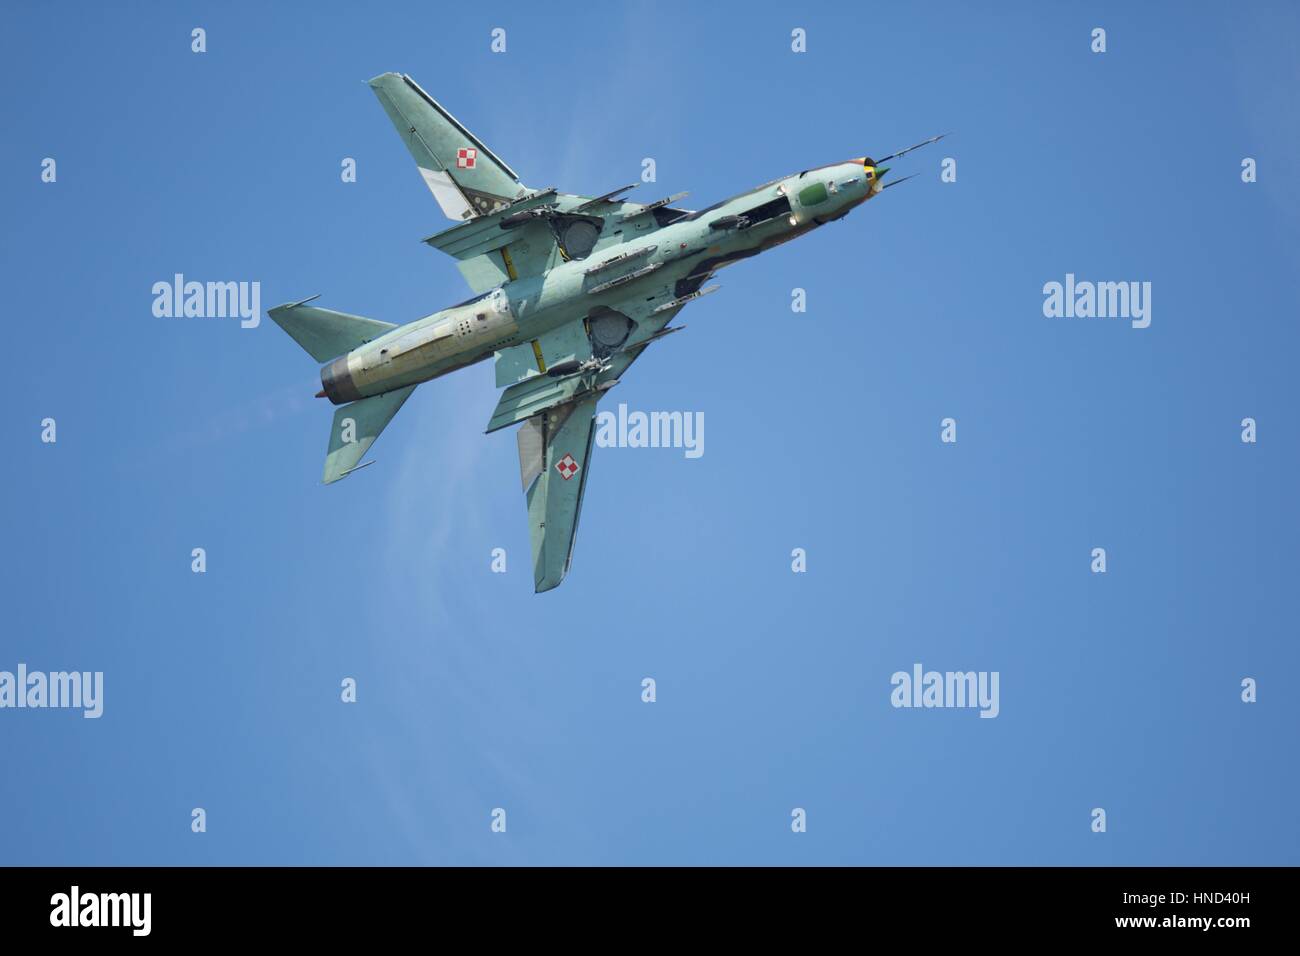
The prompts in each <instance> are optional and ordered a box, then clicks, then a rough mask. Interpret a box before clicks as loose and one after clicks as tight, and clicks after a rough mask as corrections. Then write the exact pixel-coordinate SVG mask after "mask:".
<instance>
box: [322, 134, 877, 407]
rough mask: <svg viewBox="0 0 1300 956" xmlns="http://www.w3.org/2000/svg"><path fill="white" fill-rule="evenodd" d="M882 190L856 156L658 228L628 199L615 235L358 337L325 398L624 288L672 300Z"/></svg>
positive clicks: (502, 338) (563, 316)
mask: <svg viewBox="0 0 1300 956" xmlns="http://www.w3.org/2000/svg"><path fill="white" fill-rule="evenodd" d="M880 188H881V187H880V182H879V178H878V176H877V175H875V170H874V169H872V168H871V167H870V166H864V162H863V160H862V159H857V160H851V161H847V162H843V163H836V164H832V165H829V166H823V167H820V168H818V169H811V170H806V171H804V172H802V173H799V174H797V175H794V176H788V177H786V178H784V179H780V180H774V181H773V182H770V183H766V184H765V185H763V186H760V187H759V188H757V189H754V190H751V191H749V192H746V193H742V194H741V195H739V196H734V197H732V198H731V199H728V200H725V201H723V202H721V203H717V204H715V205H714V206H710V207H709V208H707V209H704V210H701V211H699V212H695V213H691V214H689V215H683V216H682V217H681V218H679V219H676V220H675V221H673V222H670V223H669V224H668V225H664V226H659V225H658V223H657V221H656V219H655V218H654V217H653V216H650V215H648V214H645V213H644V212H639V211H638V210H642V209H644V208H645V207H642V206H639V205H638V204H635V203H625V204H623V205H622V211H621V212H615V213H613V214H612V215H614V216H621V220H622V221H621V225H622V240H621V241H620V242H615V243H611V244H608V245H605V246H603V247H602V248H599V249H597V250H596V251H594V252H593V253H591V254H590V255H589V256H587V257H586V258H583V259H573V260H570V261H567V262H561V263H558V264H557V265H556V266H555V267H554V268H552V269H550V270H548V271H547V272H544V273H542V274H541V275H537V276H532V277H527V278H519V279H516V280H514V281H510V282H506V283H504V284H503V285H501V286H500V287H498V288H496V289H493V290H491V291H490V292H488V293H486V294H484V295H482V296H479V297H477V298H474V299H471V300H470V301H468V302H464V303H461V304H460V305H455V306H452V307H450V308H447V309H443V310H441V311H439V312H435V313H433V314H432V315H428V316H425V317H424V318H422V319H417V320H416V321H414V322H411V323H409V324H407V325H403V326H400V327H398V328H396V329H393V330H392V331H390V332H387V333H385V334H383V335H381V336H380V337H378V338H376V339H374V340H373V341H370V342H367V343H366V344H364V345H362V346H360V347H358V348H356V349H354V350H352V351H351V352H349V353H347V354H346V355H343V356H341V357H340V358H337V359H335V360H334V361H332V362H330V363H328V364H326V365H325V366H324V367H323V368H322V369H321V381H322V383H323V385H324V393H325V396H326V397H327V398H329V399H330V401H331V402H333V403H334V404H336V405H341V404H345V403H347V402H352V401H356V400H357V399H361V398H366V397H368V396H371V395H378V394H381V393H384V392H388V391H392V390H394V389H397V388H402V387H404V386H407V385H414V384H417V383H419V382H425V381H428V380H430V379H433V378H437V377H439V376H441V375H445V374H447V373H448V372H452V371H455V370H456V369H459V368H463V367H465V366H467V365H472V364H474V363H475V362H479V361H482V360H483V359H486V358H489V357H491V356H492V355H493V354H494V353H496V352H498V351H500V350H502V349H507V348H509V347H511V346H514V345H518V344H520V343H523V342H528V341H531V340H535V339H536V338H537V337H538V336H541V335H543V334H545V333H546V332H548V331H550V330H552V329H554V328H557V327H559V326H561V325H563V324H565V323H566V322H570V321H572V320H573V319H574V318H575V316H584V315H588V314H591V313H592V312H595V311H597V310H599V309H601V308H602V307H611V306H615V305H616V304H617V303H625V302H627V300H628V298H629V294H630V293H636V292H639V293H642V294H643V295H642V299H643V301H645V302H646V303H647V305H649V306H651V307H653V306H655V305H658V304H660V303H666V302H672V301H673V300H674V299H676V298H680V297H681V296H683V295H687V294H689V293H691V292H694V291H696V290H697V289H698V288H699V286H700V284H701V283H702V282H703V280H704V278H707V276H708V275H711V274H712V273H713V272H715V271H716V270H717V269H720V268H722V267H723V266H726V265H730V264H732V263H733V262H738V261H739V260H741V259H746V258H749V257H750V256H754V255H757V254H758V253H760V252H763V251H765V250H767V249H770V248H772V247H773V246H776V245H779V244H781V243H783V242H788V241H789V240H791V239H794V238H796V237H797V236H800V235H802V234H803V233H805V232H808V231H810V230H812V229H815V228H816V227H818V226H820V225H823V224H824V223H827V222H830V221H832V220H835V219H839V218H840V217H842V216H844V215H846V214H847V213H848V212H849V211H850V210H851V209H852V208H853V207H854V206H857V205H859V204H860V203H862V202H864V201H866V200H867V199H870V198H871V197H872V196H874V195H876V194H877V193H879V191H880ZM646 247H652V250H651V251H649V252H645V249H646ZM628 253H639V254H635V255H631V256H629V255H628ZM615 258H619V259H620V261H619V263H617V264H612V265H611V266H609V267H608V268H602V264H603V263H605V262H607V261H611V260H614V259H615Z"/></svg>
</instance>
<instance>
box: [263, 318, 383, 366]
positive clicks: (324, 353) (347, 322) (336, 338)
mask: <svg viewBox="0 0 1300 956" xmlns="http://www.w3.org/2000/svg"><path fill="white" fill-rule="evenodd" d="M267 315H269V316H270V317H271V319H272V320H273V321H274V322H275V324H276V325H278V326H280V328H282V329H284V330H285V331H286V332H288V333H289V335H290V336H291V337H292V338H293V340H294V341H295V342H297V343H298V344H299V345H301V346H302V347H303V348H304V349H306V350H307V354H308V355H310V356H311V357H312V358H314V359H315V360H316V361H318V362H328V361H329V360H330V359H332V358H336V357H338V356H340V355H342V354H343V353H344V352H351V351H352V350H353V349H354V348H356V347H357V346H358V345H364V344H365V343H366V342H369V341H370V340H371V339H377V338H379V336H381V335H383V334H384V333H385V332H387V331H388V330H389V329H395V328H397V326H395V325H393V324H392V323H390V322H380V321H378V320H377V319H363V318H362V317H361V316H359V315H348V314H347V313H346V312H334V311H332V310H330V309H318V308H316V306H314V305H300V304H294V305H277V306H276V307H275V308H274V309H271V310H270V311H269V312H268V313H267Z"/></svg>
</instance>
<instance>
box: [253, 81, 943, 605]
mask: <svg viewBox="0 0 1300 956" xmlns="http://www.w3.org/2000/svg"><path fill="white" fill-rule="evenodd" d="M370 87H371V89H373V90H374V92H375V95H376V96H377V97H378V98H379V102H380V104H381V105H382V106H383V108H384V110H385V112H387V114H388V117H389V119H391V120H392V122H393V125H394V126H395V127H396V128H397V131H398V133H399V134H401V137H402V140H403V142H405V143H406V148H407V149H408V150H409V151H410V153H411V155H412V156H413V157H414V158H415V162H416V165H417V166H418V167H419V170H420V175H421V176H422V177H423V178H424V182H425V184H426V185H427V186H428V187H429V190H430V191H431V192H432V193H433V197H434V199H435V200H437V202H438V205H439V206H441V207H442V211H443V213H445V214H446V215H447V217H448V218H450V219H454V220H459V222H458V223H457V224H456V225H455V226H452V227H451V228H450V229H447V230H445V231H443V232H439V233H437V234H435V235H432V236H430V237H428V238H427V239H425V240H424V241H425V242H426V243H428V244H429V245H431V246H433V247H434V248H435V249H441V250H442V251H443V252H446V253H448V254H449V255H451V256H453V257H455V259H456V260H457V266H458V267H459V269H460V271H461V274H462V275H464V277H465V280H466V281H467V282H468V283H469V286H470V288H471V289H472V290H473V293H474V296H473V298H471V299H468V300H466V301H464V302H462V303H460V304H459V305H453V306H451V307H449V308H446V309H442V310H440V311H438V312H434V313H433V314H432V315H427V316H425V317H424V318H422V319H417V320H416V321H414V322H410V323H408V324H406V325H400V326H399V325H392V324H390V323H388V322H380V321H377V320H375V319H367V318H362V317H361V316H356V315H348V314H346V313H343V312H334V311H332V310H330V309H322V308H319V307H317V306H313V305H309V304H308V303H310V302H312V301H313V300H314V299H316V298H319V297H318V296H312V297H311V298H309V299H304V300H302V301H301V302H294V303H291V304H287V305H281V306H277V307H276V308H273V309H271V310H270V311H269V313H268V314H269V315H270V317H271V318H272V319H273V320H274V321H275V322H276V323H277V324H278V325H279V326H280V327H281V328H283V329H284V330H285V331H286V332H287V333H289V335H290V336H292V337H293V338H294V340H295V341H297V342H298V344H299V345H301V346H302V347H303V348H304V349H306V350H307V352H308V353H309V354H310V355H311V356H312V358H314V359H316V360H317V361H318V362H324V363H326V364H325V365H324V367H323V368H322V369H321V384H322V386H323V387H322V388H321V391H320V392H318V393H317V397H322V398H328V399H329V400H330V401H331V402H332V403H333V404H335V405H338V406H341V407H339V408H338V409H337V410H336V411H335V413H334V424H333V426H332V428H331V431H330V442H329V450H328V453H327V454H326V457H325V473H324V481H325V483H326V484H329V483H331V482H334V481H338V480H339V479H341V478H344V477H346V476H348V475H350V474H351V473H352V472H354V471H356V470H358V469H359V468H363V467H365V466H366V465H368V464H371V463H372V462H364V463H363V462H362V461H361V459H362V458H363V457H364V456H365V454H366V452H367V451H368V450H369V449H370V446H371V445H372V444H374V441H375V439H376V438H378V437H379V434H380V432H382V431H383V430H384V427H385V426H386V425H387V424H388V423H389V421H391V420H392V418H393V416H394V415H395V414H396V413H397V410H398V409H399V408H401V407H402V403H403V402H405V401H406V400H407V398H409V397H410V395H411V392H412V391H413V390H414V389H415V386H416V385H418V384H419V383H421V382H426V381H429V380H430V379H434V378H437V377H439V376H441V375H446V374H447V373H448V372H452V371H455V370H456V369H459V368H463V367H465V366H467V365H471V364H473V363H475V362H480V361H483V360H484V359H488V358H491V359H492V360H493V362H494V363H495V367H496V384H497V387H498V388H503V389H504V391H503V392H502V393H501V398H500V400H499V401H498V402H497V406H496V409H495V411H493V413H492V416H491V418H490V419H489V421H488V426H487V431H488V432H494V431H496V430H497V429H500V428H506V427H507V426H510V425H521V427H520V429H519V433H518V443H519V471H520V477H521V479H522V482H523V488H524V494H525V495H526V498H527V502H528V524H529V533H530V536H531V539H532V556H533V578H534V584H535V587H536V590H537V591H538V592H539V593H540V592H542V591H549V590H550V589H552V588H554V587H556V586H557V585H558V584H559V583H560V582H561V581H563V580H564V576H565V575H566V574H567V573H568V570H569V565H570V562H571V560H572V557H573V542H574V537H575V535H576V533H577V527H578V514H579V511H580V510H581V508H582V495H583V490H584V489H585V488H586V484H587V476H588V475H589V474H590V473H591V450H592V438H593V435H594V428H593V425H594V422H595V412H596V403H597V402H598V401H599V400H600V398H601V396H603V395H604V394H605V393H606V392H607V391H608V390H609V389H611V388H613V387H614V386H615V385H617V384H618V382H619V378H620V377H621V376H622V375H623V373H624V372H626V371H627V369H628V367H629V366H630V365H631V364H632V363H633V362H635V361H636V360H637V359H638V358H639V357H640V356H641V354H642V353H643V352H644V351H645V349H646V347H647V346H649V345H650V344H651V343H653V342H657V341H658V340H660V339H662V338H663V337H664V336H666V335H668V334H670V333H672V332H676V331H678V329H679V327H670V326H669V323H670V322H672V320H673V318H674V317H675V316H676V315H677V313H678V312H680V311H681V309H682V308H683V307H684V306H685V305H686V304H687V303H688V302H690V301H692V300H693V299H698V298H699V297H700V296H703V295H708V294H709V293H710V292H713V291H715V290H716V289H717V288H718V286H717V285H706V284H705V283H707V282H708V281H709V280H710V279H711V278H712V277H713V274H714V273H715V272H717V270H718V269H721V268H722V267H723V266H726V265H730V264H731V263H733V262H737V261H739V260H741V259H747V258H749V257H750V256H755V255H758V254H759V253H760V252H763V251H765V250H767V249H771V248H772V247H773V246H776V245H780V244H781V243H783V242H788V241H790V240H791V239H794V238H796V237H797V236H801V235H803V234H804V233H806V232H809V231H811V230H813V229H816V228H817V227H818V226H821V225H825V224H826V223H828V222H833V221H834V220H836V219H840V218H841V217H843V216H845V215H847V214H848V213H849V211H850V210H852V209H853V208H854V207H855V206H858V205H860V204H861V203H864V202H866V201H867V200H868V199H871V198H872V197H873V196H876V195H878V194H879V193H880V192H881V190H882V189H885V188H888V187H889V186H893V185H896V184H897V183H898V182H902V181H903V180H901V179H900V180H896V181H895V182H892V183H888V184H884V183H882V182H881V177H882V176H884V174H885V173H886V172H887V171H888V169H887V168H885V167H882V166H881V165H880V163H881V162H884V161H886V160H889V159H894V158H896V157H898V156H902V155H904V154H905V153H908V152H911V151H912V150H913V149H917V148H919V147H921V146H924V145H927V144H928V143H932V142H935V141H936V140H938V139H941V138H942V137H940V136H936V137H933V138H931V139H928V140H926V141H925V142H924V143H918V144H916V146H909V147H908V148H907V149H904V150H899V151H898V152H897V153H892V154H890V155H889V156H886V157H885V158H884V159H882V160H872V159H871V158H870V157H860V158H858V159H851V160H846V161H844V162H841V163H832V164H831V165H829V166H820V167H818V168H816V169H808V170H805V171H803V172H801V173H798V174H796V175H793V176H786V177H784V178H783V179H774V180H772V181H771V182H769V183H764V184H763V185H762V186H759V187H758V188H757V189H751V190H750V191H748V192H745V193H741V194H740V195H738V196H734V197H732V198H731V199H727V200H724V201H722V202H719V203H715V204H714V205H712V206H709V207H707V208H706V209H701V210H699V211H692V210H688V209H681V208H678V207H676V206H674V205H673V203H675V202H677V201H678V200H680V199H681V198H683V197H684V196H685V195H686V194H685V193H679V194H677V195H675V196H669V197H668V198H666V199H660V200H657V201H655V202H650V203H636V202H629V201H628V200H626V199H624V198H622V197H623V194H624V193H627V192H628V191H629V190H631V189H632V188H634V187H635V186H636V185H637V184H636V183H633V184H631V185H628V186H623V187H620V188H619V189H614V190H611V191H609V192H607V193H603V194H601V195H599V196H578V195H572V194H570V193H562V192H559V191H558V190H557V189H556V188H554V187H552V188H549V189H529V188H528V187H527V186H524V185H523V184H522V183H521V182H520V181H519V177H518V176H517V175H515V172H514V170H512V169H511V168H510V167H509V166H507V165H506V164H505V163H504V162H503V161H502V160H501V159H500V158H499V157H498V156H497V155H496V154H495V153H493V152H492V150H490V149H488V147H487V146H485V145H484V144H483V143H482V142H481V141H480V140H479V139H478V138H477V137H476V136H474V134H473V133H471V132H470V131H469V130H468V129H466V128H465V127H464V126H462V125H461V124H460V123H459V122H457V121H456V119H455V118H454V117H453V116H452V115H451V114H450V113H448V112H447V111H446V110H445V109H443V108H442V106H440V105H439V104H438V103H437V102H436V101H435V100H434V99H433V97H431V96H429V94H428V93H426V92H425V91H424V90H422V89H421V88H420V87H419V86H418V85H417V84H416V82H415V81H414V80H412V79H411V78H410V77H409V76H406V75H404V74H399V73H385V74H383V75H382V76H377V77H375V78H374V79H373V80H370ZM907 178H911V177H907Z"/></svg>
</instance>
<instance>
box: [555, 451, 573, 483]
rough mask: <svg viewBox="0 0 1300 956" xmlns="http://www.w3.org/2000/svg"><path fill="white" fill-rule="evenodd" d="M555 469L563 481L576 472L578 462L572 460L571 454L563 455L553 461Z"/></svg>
mask: <svg viewBox="0 0 1300 956" xmlns="http://www.w3.org/2000/svg"><path fill="white" fill-rule="evenodd" d="M555 470H556V471H558V472H559V473H560V475H561V477H563V478H564V480H565V481H568V480H569V479H570V478H572V477H573V476H574V475H576V474H577V473H578V463H577V462H576V461H574V460H573V456H572V455H565V456H564V457H563V458H561V459H560V460H559V461H557V462H556V463H555Z"/></svg>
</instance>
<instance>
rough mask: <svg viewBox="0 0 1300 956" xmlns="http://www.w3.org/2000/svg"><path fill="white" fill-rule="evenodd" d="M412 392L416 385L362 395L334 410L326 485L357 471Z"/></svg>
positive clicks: (324, 478)
mask: <svg viewBox="0 0 1300 956" xmlns="http://www.w3.org/2000/svg"><path fill="white" fill-rule="evenodd" d="M413 391H415V386H414V385H408V386H406V387H405V388H399V389H397V390H396V391H393V392H384V394H382V395H372V396H371V397H370V398H363V399H361V400H360V401H357V402H353V403H352V404H351V405H340V406H339V407H338V408H337V409H336V410H335V412H334V425H333V426H332V427H331V428H330V447H329V453H328V454H326V456H325V474H324V475H323V478H322V480H323V481H324V482H325V484H327V485H328V484H332V483H333V482H336V481H338V480H339V479H340V478H346V477H347V476H348V475H349V474H351V473H352V472H354V471H356V470H357V467H358V463H359V462H360V461H361V458H362V456H364V455H365V453H366V452H367V451H369V450H370V446H371V445H373V444H374V443H375V439H376V438H378V437H379V433H380V432H382V431H383V430H384V428H385V427H387V425H388V423H389V422H391V421H392V420H393V416H394V415H396V414H397V410H398V409H399V408H401V407H402V404H403V403H404V402H405V401H406V400H407V399H408V398H410V397H411V393H412V392H413Z"/></svg>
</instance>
